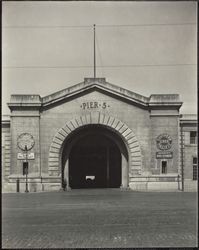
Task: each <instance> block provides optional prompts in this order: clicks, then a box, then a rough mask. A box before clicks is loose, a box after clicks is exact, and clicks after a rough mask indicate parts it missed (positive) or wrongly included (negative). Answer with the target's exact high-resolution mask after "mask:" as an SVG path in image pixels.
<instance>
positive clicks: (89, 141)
mask: <svg viewBox="0 0 199 250" xmlns="http://www.w3.org/2000/svg"><path fill="white" fill-rule="evenodd" d="M127 164H128V153H127V150H126V147H125V145H124V143H123V142H122V141H121V139H120V138H118V136H117V135H115V134H114V133H113V132H111V131H109V130H107V129H106V128H104V127H102V126H96V125H90V126H86V127H84V128H81V129H79V130H77V131H75V132H74V133H73V134H72V135H71V136H70V137H69V138H67V140H66V141H65V143H64V148H63V152H62V176H63V178H62V179H63V182H64V180H65V181H66V182H68V186H69V187H70V188H119V187H121V184H122V165H123V169H125V171H127ZM126 176H127V173H126Z"/></svg>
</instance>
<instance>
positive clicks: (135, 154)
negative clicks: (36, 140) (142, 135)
mask: <svg viewBox="0 0 199 250" xmlns="http://www.w3.org/2000/svg"><path fill="white" fill-rule="evenodd" d="M87 126H88V127H89V126H94V127H96V128H98V127H101V128H102V127H103V128H104V129H105V130H106V131H107V133H106V136H107V137H110V139H111V140H112V141H114V143H115V144H116V145H117V146H118V147H119V149H120V152H122V148H125V150H126V152H127V153H126V155H127V156H126V157H125V154H124V152H123V153H121V186H122V187H123V188H128V186H129V184H130V182H131V181H132V177H133V176H134V175H137V174H138V175H139V174H140V173H141V169H142V155H141V149H140V145H139V142H138V139H137V137H136V135H135V133H134V132H133V131H132V130H131V129H130V128H129V127H128V126H127V125H126V124H125V123H123V122H122V121H120V120H118V119H117V118H115V117H112V116H109V115H107V114H103V113H101V112H90V113H88V114H85V115H82V116H79V117H77V118H75V119H73V120H70V121H67V122H66V124H65V125H64V126H62V127H61V128H60V129H59V130H58V131H57V133H56V134H55V135H54V137H53V139H52V142H51V145H50V148H49V158H48V173H49V176H50V177H52V178H60V184H61V185H62V184H63V182H64V178H66V180H65V181H66V182H67V186H68V185H69V160H66V159H67V157H69V152H70V150H71V149H72V146H74V145H75V143H76V140H77V138H78V136H77V137H76V138H75V137H73V135H75V133H77V132H78V131H80V130H82V129H84V128H86V127H87ZM108 132H110V133H112V134H111V135H110V133H108ZM79 136H80V134H79ZM70 138H73V140H71V141H70ZM66 145H67V146H66ZM121 145H123V146H122V147H121ZM66 148H67V150H68V151H67V152H66V153H63V150H65V149H66ZM63 155H64V156H65V157H66V159H65V166H64V167H63ZM68 159H69V158H68ZM63 171H64V173H63Z"/></svg>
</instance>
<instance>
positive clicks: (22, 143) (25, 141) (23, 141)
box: [17, 133, 35, 151]
mask: <svg viewBox="0 0 199 250" xmlns="http://www.w3.org/2000/svg"><path fill="white" fill-rule="evenodd" d="M34 144H35V141H34V138H33V136H32V135H31V134H29V133H23V134H20V136H19V137H18V139H17V145H18V147H19V148H20V149H21V150H23V151H25V150H30V149H32V148H33V147H34Z"/></svg>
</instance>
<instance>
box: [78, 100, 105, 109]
mask: <svg viewBox="0 0 199 250" xmlns="http://www.w3.org/2000/svg"><path fill="white" fill-rule="evenodd" d="M80 107H81V108H82V109H84V110H85V109H98V108H102V109H106V108H109V107H110V106H109V105H108V104H107V103H106V102H98V101H96V102H94V101H92V102H83V103H82V104H81V105H80Z"/></svg>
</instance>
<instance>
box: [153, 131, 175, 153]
mask: <svg viewBox="0 0 199 250" xmlns="http://www.w3.org/2000/svg"><path fill="white" fill-rule="evenodd" d="M156 143H157V148H158V149H160V150H167V149H170V148H171V144H172V139H171V136H170V135H168V134H161V135H159V136H158V137H157V139H156Z"/></svg>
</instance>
